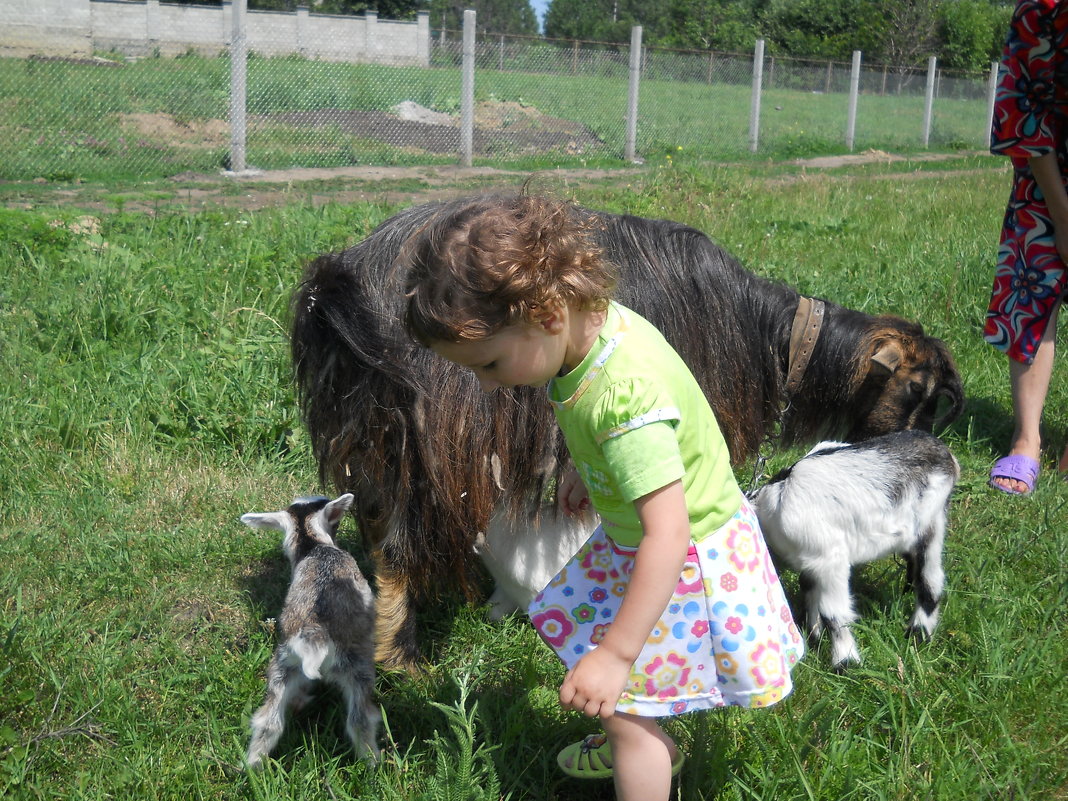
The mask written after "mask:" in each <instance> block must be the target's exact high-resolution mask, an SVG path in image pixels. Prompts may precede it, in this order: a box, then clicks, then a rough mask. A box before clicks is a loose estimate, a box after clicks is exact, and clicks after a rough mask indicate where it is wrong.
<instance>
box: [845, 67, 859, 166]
mask: <svg viewBox="0 0 1068 801" xmlns="http://www.w3.org/2000/svg"><path fill="white" fill-rule="evenodd" d="M859 94H860V51H859V50H854V51H853V71H852V72H851V73H850V75H849V113H848V116H847V119H846V149H847V150H849V151H852V150H853V141H854V138H855V134H856V132H857V95H859Z"/></svg>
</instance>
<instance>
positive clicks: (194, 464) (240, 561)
mask: <svg viewBox="0 0 1068 801" xmlns="http://www.w3.org/2000/svg"><path fill="white" fill-rule="evenodd" d="M992 161H993V160H985V161H982V162H969V163H967V164H963V163H962V164H961V165H957V166H958V167H960V166H967V167H969V169H967V170H955V171H954V170H950V171H942V172H938V171H933V170H931V171H925V170H924V169H923V168H922V167H921V166H919V165H911V166H910V167H909V169H908V171H907V173H908V174H906V175H902V174H891V173H890V171H889V170H890V168H886V167H875V168H869V169H851V170H848V171H839V172H834V173H830V174H824V175H815V174H812V173H802V172H799V171H793V172H791V171H788V170H785V169H783V168H768V169H758V168H751V169H748V170H746V171H741V170H726V169H708V168H696V167H695V168H692V169H681V168H678V167H674V168H669V167H666V166H665V167H661V168H657V169H650V170H647V171H646V172H644V173H641V174H640V175H639V176H637V177H634V176H631V177H630V178H628V179H627V180H630V181H631V184H630V185H629V186H628V185H626V184H624V183H622V182H618V183H616V182H613V183H609V184H606V185H602V186H592V185H591V186H587V187H584V188H578V189H576V190H575V196H576V198H577V199H578V200H579V201H581V202H584V203H586V204H588V205H592V206H596V207H600V208H606V209H610V210H614V211H626V212H632V213H637V214H643V215H649V216H663V217H670V218H675V219H679V220H682V221H685V222H688V223H691V224H694V225H697V226H698V227H701V228H703V229H704V230H706V231H708V232H709V233H710V234H711V235H713V236H714V237H715V238H716V239H718V240H719V241H720V242H722V243H723V244H724V245H726V246H727V247H728V248H730V249H731V250H732V251H734V252H735V253H737V254H738V255H739V256H740V257H741V258H742V259H743V260H744V261H745V262H746V263H747V264H749V265H750V266H751V267H752V268H753V269H754V270H756V271H757V272H760V273H762V274H765V275H768V276H770V277H773V278H776V279H779V280H783V281H787V282H789V283H791V284H794V285H796V286H798V287H799V288H800V289H802V290H803V291H805V292H810V293H814V294H819V295H822V296H824V297H828V298H831V299H833V300H836V301H838V302H841V303H843V304H846V305H849V306H853V307H855V308H859V309H863V310H865V311H869V312H883V311H887V312H894V313H898V314H902V315H904V316H906V317H910V318H913V319H917V320H920V321H922V322H923V323H924V325H925V326H926V328H927V329H928V330H929V331H930V332H932V333H934V334H936V335H938V336H941V337H943V338H944V339H945V340H946V341H947V342H948V344H949V345H950V347H951V348H952V350H953V352H954V354H955V355H956V358H957V359H958V362H959V366H960V368H961V372H962V375H963V377H964V381H965V386H966V391H967V394H968V398H969V404H968V408H967V410H966V411H965V413H964V416H963V417H962V418H961V420H959V421H958V422H957V423H956V424H955V425H954V426H953V427H952V428H951V429H950V430H948V431H947V432H945V434H944V436H945V439H946V440H947V442H948V443H949V444H950V446H951V448H952V449H953V451H954V453H955V454H956V455H957V457H958V458H959V459H960V461H961V463H962V466H963V478H962V481H961V483H960V486H959V488H958V490H957V492H956V494H955V496H954V500H953V505H952V509H951V529H950V534H949V539H948V543H947V551H946V572H947V575H948V597H947V601H946V605H945V612H944V618H943V623H942V626H941V628H940V629H939V631H938V632H937V634H936V636H935V639H934V640H933V641H932V642H931V643H929V644H926V645H923V646H919V647H917V646H914V645H911V644H909V643H908V642H906V640H905V638H904V636H903V628H904V624H905V622H906V620H907V615H908V610H909V607H910V600H909V598H908V596H907V594H906V593H905V592H904V589H903V570H902V568H901V566H900V565H899V564H897V563H895V562H892V561H887V562H881V563H876V564H874V565H872V566H869V567H867V568H865V569H862V570H860V571H858V573H857V575H856V581H855V585H856V590H857V594H858V596H859V604H860V611H861V613H862V615H863V621H862V622H861V623H860V624H859V625H858V626H857V637H858V641H859V643H860V647H861V650H862V653H863V654H864V657H865V663H864V665H863V666H862V667H860V668H857V669H856V670H853V671H851V672H849V673H848V674H846V675H844V676H836V675H834V674H833V673H831V672H830V671H829V670H828V669H827V661H826V652H825V650H824V649H816V650H814V651H813V653H811V654H810V655H808V656H807V657H806V658H805V660H804V661H803V662H802V663H801V665H800V666H799V667H798V668H797V672H796V678H797V688H796V690H795V692H794V694H793V695H792V696H791V697H790V698H789V699H788V700H786V701H785V702H784V703H782V704H780V705H779V706H776V707H774V708H772V709H770V710H766V711H753V712H749V711H740V710H735V711H730V712H722V713H716V712H713V713H708V714H699V715H695V716H690V717H686V718H683V719H679V720H676V721H672V722H671V723H670V727H671V729H672V731H673V733H674V734H675V735H676V737H677V738H678V740H679V741H680V743H682V745H683V747H684V749H685V750H686V752H687V754H688V755H689V761H688V763H687V767H686V769H685V770H684V772H683V774H682V776H681V779H680V785H679V786H680V790H679V797H680V798H683V799H687V801H690V799H773V798H774V799H780V800H781V799H857V801H861V800H862V799H863V801H868V800H869V799H902V800H903V799H947V800H954V799H1008V798H1013V799H1035V801H1039V800H1040V799H1041V800H1042V801H1046V799H1056V798H1065V797H1068V764H1066V759H1065V756H1064V755H1065V753H1066V747H1065V746H1066V744H1068V743H1066V741H1065V740H1066V734H1065V723H1066V721H1068V701H1066V700H1065V698H1066V695H1065V692H1064V689H1065V688H1064V681H1065V678H1064V677H1065V669H1064V668H1065V665H1066V664H1068V661H1066V660H1068V653H1066V651H1068V647H1066V645H1065V643H1066V639H1068V631H1066V628H1068V627H1066V621H1065V615H1064V609H1065V603H1066V601H1068V569H1066V555H1068V554H1066V551H1068V535H1066V528H1068V484H1065V482H1063V481H1061V480H1060V479H1059V478H1058V477H1057V476H1056V474H1055V471H1054V469H1053V467H1052V460H1053V457H1054V456H1055V455H1056V454H1057V453H1059V449H1061V448H1063V447H1064V443H1065V440H1066V439H1068V402H1066V401H1068V397H1066V394H1068V387H1066V382H1065V381H1064V375H1063V372H1059V373H1058V374H1057V376H1056V378H1055V380H1054V384H1053V387H1052V389H1051V396H1050V399H1049V404H1048V413H1047V416H1046V420H1047V434H1048V438H1049V442H1050V446H1049V449H1048V452H1047V453H1046V455H1045V462H1046V472H1045V474H1044V475H1043V476H1042V478H1041V479H1040V481H1039V486H1038V489H1037V491H1036V493H1035V496H1034V497H1033V498H1030V499H1019V498H1009V497H1007V496H1002V495H999V494H994V493H993V492H991V491H990V490H988V489H987V488H986V487H985V486H984V483H985V473H986V470H987V469H988V468H989V465H990V463H991V462H992V460H993V459H994V458H995V457H996V456H997V455H998V454H1000V452H1001V450H1002V449H1003V448H1004V446H1005V443H1006V440H1007V437H1008V434H1009V431H1010V427H1011V421H1010V419H1009V411H1008V410H1009V399H1008V382H1007V375H1006V365H1005V363H1004V360H1003V359H1002V358H1000V357H999V356H998V355H997V354H996V353H995V352H993V351H992V350H991V349H990V348H988V347H987V346H985V345H983V344H981V343H980V341H979V339H980V338H979V328H980V325H981V320H982V312H983V308H984V306H985V301H986V297H987V294H988V284H989V280H990V271H991V263H992V260H993V252H994V246H995V241H996V234H997V226H998V225H999V223H1000V216H1001V210H1002V202H1003V198H1004V191H1005V188H1006V185H1007V180H1008V176H1007V174H1006V172H1005V170H1004V169H1003V168H1001V167H1002V165H1000V163H998V164H997V166H996V167H995V166H993V164H992ZM896 169H898V170H900V168H896ZM392 211H394V209H393V208H390V207H386V206H379V205H369V204H361V205H355V206H342V205H339V204H326V205H323V206H319V207H312V206H310V205H306V204H303V203H294V204H292V205H287V206H283V207H280V208H275V209H267V210H261V211H256V212H243V211H238V210H225V209H213V210H207V211H201V212H196V213H193V212H186V211H183V210H181V209H178V208H171V209H167V208H160V209H159V210H158V211H157V212H156V213H155V214H154V215H148V214H135V213H128V212H115V213H110V214H105V215H98V222H97V223H95V224H94V222H93V221H92V220H85V219H83V217H84V215H83V213H82V212H79V211H78V210H76V209H55V208H53V209H44V208H42V209H35V210H21V211H16V210H10V209H8V210H3V211H0V264H2V265H3V267H4V269H5V272H6V276H7V280H6V281H5V282H4V284H3V286H2V287H0V342H2V343H3V347H2V348H0V398H2V402H0V436H2V438H3V442H4V448H3V449H0V542H2V545H3V554H4V557H3V558H4V564H5V566H4V570H2V571H0V599H2V604H0V651H2V657H0V792H2V793H3V794H4V795H5V797H9V798H17V799H34V798H42V799H44V798H47V799H60V798H62V799H104V798H138V799H140V798H159V799H179V798H182V799H187V798H190V797H193V798H204V799H261V798H262V799H267V798H271V799H274V798H323V797H328V798H339V799H345V798H374V799H379V798H380V799H445V798H463V799H469V798H470V799H476V798H485V799H499V798H500V799H503V798H511V799H571V798H578V797H583V798H595V799H596V798H606V799H607V798H610V797H611V795H612V794H611V787H610V784H609V783H590V784H577V783H575V782H572V781H570V780H567V779H565V778H564V777H563V776H562V775H561V774H560V773H559V772H558V770H557V769H556V766H555V761H554V757H555V753H556V751H557V750H558V748H559V747H562V746H563V745H564V744H566V743H568V742H570V741H572V740H573V739H575V738H577V737H579V736H581V735H583V734H586V733H588V732H590V731H591V730H592V729H593V724H592V723H591V722H589V721H586V720H584V719H582V718H580V717H579V716H577V715H574V714H565V713H563V712H562V711H561V710H560V709H559V707H558V705H557V703H556V697H555V692H556V688H557V686H558V684H559V682H560V680H561V678H562V669H561V668H560V666H559V665H558V664H556V663H555V662H554V661H553V660H551V659H549V658H548V657H547V652H546V651H545V649H544V646H542V645H541V644H540V643H539V642H538V640H537V637H536V636H535V635H534V634H533V633H532V631H531V629H530V627H529V626H528V625H527V624H526V623H525V621H523V620H522V619H520V618H518V617H513V618H510V619H508V620H505V621H504V622H503V623H500V624H491V623H489V622H487V621H486V619H485V609H484V608H483V607H477V606H467V605H464V604H463V603H461V602H460V601H459V600H458V599H455V598H451V597H446V598H445V599H443V601H442V602H441V604H440V605H439V606H438V607H436V608H434V609H431V610H428V611H427V613H426V614H425V615H424V616H423V618H422V626H421V631H422V634H423V638H424V645H425V651H426V654H427V659H428V662H427V669H426V672H425V673H424V674H423V675H421V676H418V677H411V676H407V675H399V674H391V673H382V674H380V676H379V679H378V690H379V695H380V700H381V702H382V705H383V707H384V711H385V715H386V729H387V731H388V735H389V738H390V739H391V741H392V743H391V745H390V746H389V748H388V749H387V751H388V756H387V758H386V759H385V761H384V763H383V764H382V765H381V766H380V767H379V768H377V769H372V768H368V767H367V766H364V765H362V764H360V763H358V762H356V761H354V759H353V758H352V756H351V754H350V753H349V751H348V748H347V743H346V741H345V738H344V735H343V732H342V720H341V716H340V714H339V712H338V708H339V706H338V704H337V703H335V702H336V700H337V699H336V698H334V697H333V696H332V695H331V694H329V693H327V694H326V695H325V697H324V698H323V699H322V700H321V701H320V702H317V703H314V704H312V706H311V707H310V708H309V709H307V710H305V711H304V712H303V713H301V714H299V715H297V716H296V719H295V720H294V721H293V723H292V724H291V727H290V729H289V730H288V732H287V734H286V736H285V737H284V738H283V740H282V743H281V744H280V746H279V748H278V750H277V752H276V754H275V756H276V759H274V760H272V761H270V762H269V764H268V765H267V767H266V768H265V770H264V771H263V772H262V773H260V774H257V775H252V776H248V775H245V774H243V773H241V772H240V771H239V770H238V766H239V764H240V759H241V757H242V754H243V748H244V746H245V744H246V740H245V738H246V723H247V719H248V715H249V714H250V712H251V711H252V710H253V709H254V708H255V706H256V705H257V704H258V703H259V701H260V696H261V693H262V690H263V685H262V671H263V669H264V667H265V665H266V662H267V659H268V656H269V653H270V650H271V648H272V646H273V631H272V628H273V618H274V617H275V616H276V615H277V614H278V611H279V609H280V606H281V601H282V595H283V593H284V589H285V586H286V582H287V580H288V568H287V565H286V563H285V561H284V558H283V557H282V555H281V551H280V547H279V545H280V543H279V542H277V541H275V539H273V538H270V537H268V538H264V537H262V536H260V535H258V534H255V533H252V532H250V531H249V530H248V529H245V528H244V527H242V526H240V525H239V524H238V523H237V520H236V518H237V516H238V515H239V514H241V513H242V512H245V511H248V510H252V509H257V510H262V509H273V508H278V506H279V505H280V504H284V503H286V502H287V501H288V500H289V499H290V498H291V497H292V496H293V495H295V494H299V493H304V492H307V491H311V490H315V489H317V486H316V478H315V468H314V464H313V463H312V458H311V455H310V453H309V448H308V444H307V441H306V439H305V436H304V434H303V431H302V429H301V426H300V424H299V421H298V419H297V414H296V410H295V406H294V401H293V396H292V388H291V386H290V383H289V366H288V355H287V343H286V334H285V329H286V325H287V318H288V310H287V304H288V297H289V293H290V292H291V290H292V289H293V287H294V286H295V283H296V281H297V280H298V277H299V274H300V268H301V265H302V263H303V262H304V261H305V260H306V259H308V258H309V257H310V256H312V255H313V254H315V253H317V252H320V251H323V250H327V249H335V248H340V247H343V246H344V245H346V244H348V243H351V242H354V241H357V240H358V239H360V238H361V237H362V236H364V235H365V234H366V233H367V232H368V231H369V230H370V229H371V227H372V226H373V225H375V224H377V223H378V222H379V221H381V220H382V219H383V218H384V217H386V216H388V214H390V213H391V212H392ZM932 220H935V221H937V224H932V223H931V221H932ZM796 455H797V453H796V452H776V453H774V454H773V456H772V461H771V465H770V469H776V468H777V467H779V466H782V465H785V464H787V463H788V462H789V461H790V460H791V459H793V458H794V457H795V456H796ZM748 476H749V473H748V469H740V470H739V478H740V479H741V480H743V481H747V480H748ZM342 542H343V544H344V545H347V546H348V547H349V548H350V549H352V550H353V551H354V553H356V554H357V556H358V558H359V559H361V561H362V562H363V563H364V565H365V566H368V565H367V562H366V554H365V553H364V550H363V548H362V545H361V543H360V539H359V533H358V532H357V531H355V530H354V529H353V528H352V527H351V525H347V526H346V527H345V528H344V529H343V531H342ZM785 580H786V582H787V584H788V588H789V589H790V590H791V591H794V590H795V589H796V580H795V579H794V577H793V576H792V575H790V574H787V575H786V577H785Z"/></svg>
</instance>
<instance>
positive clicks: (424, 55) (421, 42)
mask: <svg viewBox="0 0 1068 801" xmlns="http://www.w3.org/2000/svg"><path fill="white" fill-rule="evenodd" d="M415 30H416V34H415V56H416V59H417V60H418V62H419V65H420V66H423V67H429V66H430V12H429V11H420V12H418V13H417V14H416V15H415ZM442 33H443V34H444V33H445V31H442Z"/></svg>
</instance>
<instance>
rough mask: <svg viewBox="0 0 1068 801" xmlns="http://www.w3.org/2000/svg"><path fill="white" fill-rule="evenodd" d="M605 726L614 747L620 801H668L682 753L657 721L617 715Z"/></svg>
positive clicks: (605, 721) (615, 774)
mask: <svg viewBox="0 0 1068 801" xmlns="http://www.w3.org/2000/svg"><path fill="white" fill-rule="evenodd" d="M601 725H602V726H603V727H604V730H605V733H606V734H607V735H608V742H609V743H611V745H612V771H613V778H614V781H615V786H616V798H617V799H618V801H667V799H668V797H669V796H670V794H671V763H672V761H673V760H674V759H675V754H676V753H677V752H678V749H677V748H676V746H675V743H674V742H672V740H671V738H670V737H668V736H667V734H665V733H664V731H663V729H661V728H660V725H659V724H658V723H657V722H656V719H655V718H642V717H638V716H636V715H625V714H622V713H616V714H615V715H612V717H609V718H602V719H601Z"/></svg>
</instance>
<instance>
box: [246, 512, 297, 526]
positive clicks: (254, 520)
mask: <svg viewBox="0 0 1068 801" xmlns="http://www.w3.org/2000/svg"><path fill="white" fill-rule="evenodd" d="M288 517H289V516H288V515H287V514H286V513H285V512H249V513H247V514H243V515H241V522H242V523H244V524H245V525H246V526H248V527H249V528H259V529H266V528H270V529H275V530H277V531H285V530H286V520H287V519H288Z"/></svg>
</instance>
